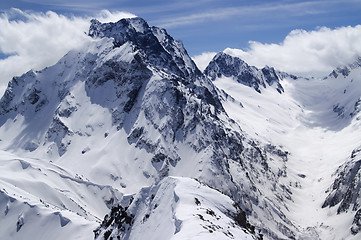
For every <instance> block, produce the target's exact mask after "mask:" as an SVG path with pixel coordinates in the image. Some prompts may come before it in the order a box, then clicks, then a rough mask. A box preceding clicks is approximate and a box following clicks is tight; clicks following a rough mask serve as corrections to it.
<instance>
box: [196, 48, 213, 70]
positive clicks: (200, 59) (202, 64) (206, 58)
mask: <svg viewBox="0 0 361 240" xmlns="http://www.w3.org/2000/svg"><path fill="white" fill-rule="evenodd" d="M216 54H217V53H216V52H204V53H202V54H200V55H197V56H193V57H192V59H193V61H194V62H195V63H196V65H197V67H198V68H199V70H201V71H204V69H206V67H207V66H208V64H209V62H210V61H211V60H212V58H213V57H214V56H215V55H216Z"/></svg>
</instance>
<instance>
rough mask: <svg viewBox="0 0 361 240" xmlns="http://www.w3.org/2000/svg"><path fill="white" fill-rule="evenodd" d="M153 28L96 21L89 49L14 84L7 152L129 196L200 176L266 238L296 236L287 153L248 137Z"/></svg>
mask: <svg viewBox="0 0 361 240" xmlns="http://www.w3.org/2000/svg"><path fill="white" fill-rule="evenodd" d="M133 21H136V22H137V26H138V25H139V24H140V23H141V26H143V28H142V30H139V26H138V27H137V28H136V29H135V28H134V27H133V25H134V24H131V23H132V22H133ZM142 21H143V23H142ZM152 29H153V30H154V29H155V28H149V27H148V26H147V24H146V23H145V22H144V20H139V19H137V18H133V19H123V20H121V21H119V22H118V23H116V24H100V23H99V22H96V21H93V23H92V27H91V30H90V32H89V33H90V35H91V36H93V37H96V38H97V39H95V40H93V41H91V42H90V44H89V45H87V46H84V48H83V49H80V50H78V51H77V50H74V51H72V52H70V53H69V54H67V55H66V56H64V58H62V59H61V60H60V61H59V62H58V63H57V64H56V65H54V66H52V67H49V68H46V69H44V70H43V71H39V72H29V73H27V74H25V75H23V76H22V77H17V78H14V79H13V81H11V82H10V83H9V87H8V89H7V91H6V93H5V95H4V97H3V98H2V100H1V101H0V105H1V108H2V109H1V110H0V112H1V119H0V121H1V122H2V123H3V125H2V127H1V128H0V133H1V136H5V135H6V136H9V138H7V139H6V140H5V139H3V141H2V142H1V147H2V148H3V149H6V150H8V151H14V152H17V153H19V154H21V155H27V156H32V157H34V156H36V157H38V158H41V159H51V160H53V161H54V162H55V163H57V164H59V165H61V166H62V167H64V168H66V169H69V170H71V171H74V172H77V173H78V174H80V175H83V176H85V177H86V178H87V179H89V181H91V182H94V183H96V184H101V185H110V186H112V187H114V188H118V189H120V190H121V191H122V192H124V193H135V192H137V191H138V190H139V189H140V188H141V187H144V186H149V185H151V184H153V183H155V182H156V181H159V180H161V179H163V178H164V177H166V176H183V177H192V178H197V179H199V180H200V181H201V182H205V183H207V184H208V185H210V186H212V187H214V188H217V189H219V190H221V191H223V192H224V193H225V194H227V195H228V196H231V197H232V198H233V200H234V201H236V202H237V204H238V205H239V206H240V207H241V208H242V210H243V211H245V212H246V213H247V215H250V216H252V218H253V221H254V222H255V223H257V224H255V226H256V227H257V228H261V229H262V231H265V233H266V234H268V235H270V236H274V237H275V236H277V235H279V234H280V235H285V236H293V235H294V233H293V232H294V231H295V229H291V228H293V226H292V224H291V223H290V222H289V221H288V220H287V219H286V218H285V217H284V216H285V215H284V213H283V211H285V209H286V208H285V206H284V203H283V202H284V200H283V199H284V197H283V196H284V194H286V197H287V198H289V193H288V192H287V191H286V192H285V191H284V189H285V188H288V187H287V186H283V185H284V184H281V183H280V182H279V181H280V179H282V178H284V176H285V174H280V172H285V171H286V169H285V164H286V160H287V159H286V155H287V154H285V153H283V152H282V151H281V150H278V149H277V147H276V146H273V145H270V144H266V145H265V146H259V145H258V144H259V143H257V142H255V141H253V140H252V139H247V138H245V136H244V134H243V132H242V131H241V129H240V127H239V126H238V125H237V124H235V123H234V121H232V120H231V119H230V118H229V117H228V116H227V114H226V113H225V111H224V109H223V106H222V104H221V102H220V100H219V98H218V94H217V90H216V88H215V86H214V85H213V83H212V82H211V81H210V80H209V79H208V78H207V77H205V76H203V75H202V74H201V73H200V72H199V70H198V69H197V68H196V67H195V65H194V63H193V62H192V61H187V59H188V60H189V59H190V58H189V56H180V55H179V54H181V55H182V54H186V51H185V50H183V49H182V48H180V49H178V50H177V51H175V49H177V47H179V46H180V45H179V42H175V41H173V40H172V38H170V37H167V36H166V35H165V34H166V33H165V31H161V33H162V34H163V35H164V36H163V37H160V36H161V34H160V33H159V32H158V31H157V34H156V35H157V36H158V37H155V35H154V34H153V31H152ZM112 34H114V35H112ZM101 36H103V37H102V38H101ZM106 36H109V37H106ZM158 39H160V40H161V42H162V44H163V45H162V44H161V43H160V42H159V40H158ZM164 39H167V40H164ZM168 45H169V46H168ZM163 46H164V47H163ZM173 50H174V52H173ZM181 59H184V60H182V61H181ZM269 158H272V159H274V160H275V162H277V164H272V167H270V164H269V163H268V161H269V160H268V159H269ZM74 159H76V161H74ZM85 166H86V167H85ZM259 186H262V189H267V188H271V187H272V188H273V189H274V191H272V192H269V191H268V190H267V191H266V190H261V189H259V188H258V187H259ZM275 192H276V193H277V194H276V195H275V194H274V193H275ZM265 195H266V196H269V197H268V198H264V197H263V196H265ZM262 209H267V212H266V211H263V210H262ZM268 219H272V221H271V222H270V220H268ZM264 226H267V227H264ZM279 226H281V227H279Z"/></svg>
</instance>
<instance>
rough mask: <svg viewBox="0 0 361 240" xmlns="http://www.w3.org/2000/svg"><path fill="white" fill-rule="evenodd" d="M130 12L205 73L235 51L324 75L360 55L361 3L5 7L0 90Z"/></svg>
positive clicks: (1, 1)
mask: <svg viewBox="0 0 361 240" xmlns="http://www.w3.org/2000/svg"><path fill="white" fill-rule="evenodd" d="M125 12H128V13H132V14H134V15H137V16H140V17H142V18H144V19H145V20H146V21H147V22H148V23H149V24H150V25H154V26H159V27H164V28H166V29H167V31H168V33H170V34H171V35H172V36H173V37H174V38H175V39H180V40H182V41H183V43H184V45H185V47H186V49H187V51H188V53H189V54H190V55H191V56H193V57H195V59H196V60H197V63H198V64H199V65H202V66H203V65H205V64H206V63H207V61H209V59H210V58H211V57H212V56H213V55H214V54H215V53H216V52H219V51H223V50H224V49H226V48H231V49H232V50H231V49H228V52H232V53H233V54H236V55H237V54H238V55H239V56H241V57H242V58H243V59H244V60H246V61H247V62H249V63H250V64H251V65H256V66H263V65H266V64H267V65H270V66H274V67H276V68H278V69H280V70H283V71H288V72H291V73H301V74H302V73H304V74H313V73H315V74H321V75H322V74H324V73H326V72H328V71H329V70H331V69H332V68H334V67H336V66H339V65H341V64H344V63H347V62H349V61H351V59H352V58H354V57H355V56H356V55H361V29H360V28H361V26H360V25H359V24H361V14H360V12H361V0H342V1H341V0H316V1H298V0H293V1H291V0H267V1H265V0H263V1H257V0H254V1H243V0H237V1H235V0H222V1H221V0H218V1H216V0H196V1H195V0H182V1H175V0H168V1H159V0H141V1H135V0H117V1H115V0H101V1H99V0H96V1H95V0H53V1H51V0H0V78H1V79H0V85H1V84H2V82H7V81H8V80H9V78H10V76H12V75H14V74H15V75H17V74H21V73H22V72H24V71H27V70H29V69H30V68H35V69H39V68H42V67H44V66H46V65H49V64H53V63H55V62H56V61H57V60H58V59H59V58H60V57H61V56H62V55H64V54H65V53H66V52H67V51H69V50H70V49H71V48H73V47H76V46H79V45H81V44H82V42H83V41H84V34H83V33H84V31H85V32H86V31H87V28H88V26H89V20H90V19H91V18H94V17H95V18H100V19H101V20H103V21H116V20H118V19H119V18H120V17H124V16H125V17H127V16H130V15H129V14H126V13H125ZM234 49H236V50H234ZM239 49H240V50H239ZM202 53H203V54H202ZM9 56H10V57H9ZM15 63H16V64H15ZM201 68H202V67H201ZM0 88H1V86H0Z"/></svg>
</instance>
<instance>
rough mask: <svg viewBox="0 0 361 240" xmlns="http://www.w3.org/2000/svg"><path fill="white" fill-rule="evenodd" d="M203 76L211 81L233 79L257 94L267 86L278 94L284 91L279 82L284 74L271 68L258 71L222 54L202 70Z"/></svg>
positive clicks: (238, 59) (241, 61)
mask: <svg viewBox="0 0 361 240" xmlns="http://www.w3.org/2000/svg"><path fill="white" fill-rule="evenodd" d="M204 74H206V75H207V76H209V77H210V78H211V79H213V80H214V79H216V78H220V77H222V76H224V77H235V78H236V79H237V81H238V82H239V83H242V84H244V85H247V86H249V87H252V88H254V89H255V90H256V91H257V92H259V93H261V92H262V88H266V87H267V86H268V87H271V86H272V87H274V88H275V89H276V90H277V91H278V92H279V93H282V92H283V91H284V90H283V87H282V85H281V83H280V80H282V78H283V77H285V76H284V75H285V74H283V73H280V72H277V71H275V69H274V68H272V67H267V66H266V67H264V68H262V69H258V68H256V67H253V66H249V65H248V64H247V63H246V62H244V61H243V60H242V59H240V58H238V57H233V56H231V55H228V54H226V53H224V52H220V53H218V54H217V55H216V56H215V57H214V58H213V59H212V61H211V62H210V63H209V65H208V66H207V68H206V69H205V70H204ZM292 77H294V76H292Z"/></svg>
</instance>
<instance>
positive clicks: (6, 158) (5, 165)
mask: <svg viewBox="0 0 361 240" xmlns="http://www.w3.org/2000/svg"><path fill="white" fill-rule="evenodd" d="M0 157H1V162H0V171H1V173H2V174H1V177H0V184H1V189H0V209H2V211H1V213H0V214H1V218H0V219H1V220H0V223H1V225H2V227H1V228H0V234H1V236H2V237H4V238H6V239H24V238H26V236H38V238H37V239H47V238H49V237H50V238H54V239H64V238H65V237H70V238H78V239H89V238H90V237H92V234H91V229H92V228H94V227H95V226H96V225H97V224H98V223H99V222H100V219H102V218H103V215H104V214H105V213H107V212H108V211H109V209H110V208H111V206H112V204H113V203H114V202H117V201H119V200H120V199H121V197H122V194H121V193H120V192H119V191H117V190H115V189H113V188H111V187H109V186H101V185H97V184H94V183H91V182H89V181H87V180H86V179H83V178H82V177H81V176H79V175H77V174H73V173H70V172H69V171H66V170H65V169H62V168H60V167H58V166H56V165H55V164H53V163H46V162H44V161H42V160H38V159H29V158H18V157H16V156H14V155H11V154H8V153H5V152H3V151H1V156H0ZM14 176H16V177H14ZM3 210H4V211H3ZM77 228H80V231H79V232H77V231H76V229H77ZM89 231H90V232H89ZM55 232H58V233H59V234H57V236H55V235H54V233H55ZM39 233H41V234H39Z"/></svg>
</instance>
